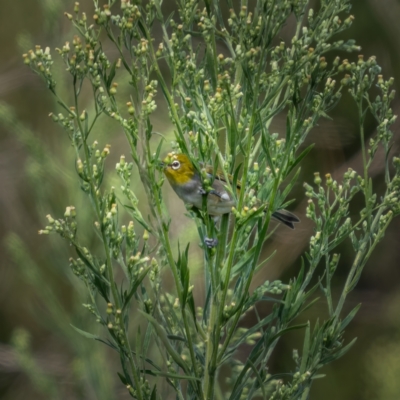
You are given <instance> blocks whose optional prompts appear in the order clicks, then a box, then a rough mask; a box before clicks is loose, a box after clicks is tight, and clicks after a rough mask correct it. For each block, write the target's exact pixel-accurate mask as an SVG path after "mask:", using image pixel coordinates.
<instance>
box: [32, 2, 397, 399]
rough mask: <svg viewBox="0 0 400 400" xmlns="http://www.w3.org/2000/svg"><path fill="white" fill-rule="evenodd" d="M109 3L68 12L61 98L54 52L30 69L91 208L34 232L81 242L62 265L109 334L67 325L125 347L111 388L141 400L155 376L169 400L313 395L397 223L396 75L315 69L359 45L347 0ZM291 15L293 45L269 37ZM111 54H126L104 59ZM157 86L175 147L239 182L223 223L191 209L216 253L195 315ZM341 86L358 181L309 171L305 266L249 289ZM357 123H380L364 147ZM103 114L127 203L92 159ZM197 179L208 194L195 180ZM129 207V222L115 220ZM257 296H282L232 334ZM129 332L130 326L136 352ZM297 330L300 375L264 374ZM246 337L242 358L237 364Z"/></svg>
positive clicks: (208, 252)
mask: <svg viewBox="0 0 400 400" xmlns="http://www.w3.org/2000/svg"><path fill="white" fill-rule="evenodd" d="M114 3H115V1H109V4H108V5H105V6H104V7H103V8H100V6H99V5H98V2H97V1H96V0H94V8H95V10H94V21H95V23H94V24H91V23H89V22H88V21H87V17H86V15H85V13H80V11H79V5H78V4H76V5H75V9H74V13H75V15H71V14H68V13H66V17H67V18H68V19H69V20H71V22H72V24H73V25H74V27H75V29H76V31H77V35H76V36H74V38H73V40H72V42H71V43H68V42H67V43H66V44H65V45H64V46H62V47H61V48H60V49H57V52H58V53H59V56H60V57H61V58H62V60H63V61H64V63H65V66H66V69H67V72H68V74H69V75H70V77H71V88H72V91H73V96H72V99H73V104H72V105H69V104H68V101H69V100H68V99H66V98H63V97H62V96H60V94H59V93H58V91H57V82H56V80H55V78H54V76H53V72H52V64H53V59H52V56H51V52H50V49H49V48H46V49H45V50H43V49H41V48H40V47H37V48H36V49H35V50H31V51H30V52H29V53H27V54H25V55H24V62H25V63H26V64H28V65H30V67H31V68H32V69H33V70H34V71H35V72H36V73H38V74H39V75H40V76H41V77H43V79H44V80H45V82H46V84H47V86H48V88H49V90H50V91H51V92H52V93H53V94H54V95H55V96H56V99H57V102H58V104H59V106H60V110H61V111H60V112H54V113H53V114H52V118H53V120H54V121H55V122H56V123H58V124H59V125H60V126H61V127H63V128H64V130H65V131H66V132H67V133H68V136H69V139H70V141H71V144H72V146H73V148H74V151H75V155H76V165H75V169H76V178H77V179H78V180H79V182H80V186H81V188H82V190H83V192H84V193H85V194H86V195H87V199H88V201H87V204H86V206H85V208H84V209H82V210H75V207H73V206H69V207H67V209H66V212H65V215H64V218H57V219H54V218H53V217H51V216H50V215H49V216H48V221H49V223H48V226H46V228H45V229H43V230H42V231H41V233H43V234H48V233H52V232H56V233H58V234H60V235H61V236H62V237H63V238H65V239H66V240H67V241H68V242H69V243H70V245H72V247H73V248H74V249H75V251H76V259H73V258H71V260H70V265H71V270H72V271H73V273H74V274H75V275H76V276H77V277H79V278H80V279H81V280H82V281H83V283H84V285H85V287H86V289H87V293H88V297H89V303H88V304H85V307H86V308H87V309H88V311H89V312H91V313H92V314H93V315H94V317H95V320H96V321H97V322H98V323H99V324H100V325H101V326H102V327H103V328H104V331H108V337H107V339H105V340H103V339H100V337H99V336H98V335H94V334H91V333H88V332H86V331H83V330H81V329H79V328H75V329H76V330H77V331H78V332H79V333H81V334H82V335H83V336H85V337H86V338H92V339H97V340H102V341H104V342H105V343H106V344H108V345H109V346H111V347H112V348H113V349H115V350H116V351H117V352H118V353H119V356H120V359H121V367H122V373H119V376H120V378H121V381H122V382H123V384H124V385H125V386H126V387H127V389H128V391H129V393H130V394H131V396H132V397H134V398H137V399H140V400H141V399H156V398H159V395H160V390H158V391H157V389H156V388H157V385H158V383H159V379H166V381H167V382H168V384H169V385H170V387H171V390H173V391H174V392H176V396H177V398H180V399H183V398H188V399H213V398H218V396H219V397H221V398H229V399H232V400H233V399H251V398H254V397H256V396H258V397H263V398H268V399H306V398H308V394H309V391H310V387H311V385H312V382H313V380H314V379H317V378H320V377H321V375H319V370H320V369H321V368H322V367H323V366H324V365H326V364H328V363H330V362H332V361H334V360H336V359H337V358H339V357H341V356H342V355H343V354H344V353H345V352H346V351H347V350H348V349H349V348H350V347H351V345H352V344H353V343H354V340H353V341H350V342H349V343H344V340H343V333H344V329H345V327H346V326H347V325H348V323H349V322H350V321H351V319H352V318H353V317H354V315H355V313H356V312H357V310H358V307H357V308H355V309H354V310H353V311H351V312H350V313H349V314H348V315H347V316H345V317H344V319H342V316H341V314H342V309H343V305H344V303H345V300H346V297H347V295H348V293H349V292H350V291H351V290H352V289H353V288H354V287H355V285H356V284H357V282H358V280H359V277H360V274H361V272H362V269H363V267H364V266H365V264H366V262H367V260H368V258H369V256H370V254H371V252H372V251H373V249H374V248H375V246H376V244H377V243H378V242H379V241H380V240H381V239H382V237H383V236H384V233H385V230H386V228H387V226H388V224H389V223H390V221H391V220H392V218H393V217H394V215H396V214H398V213H399V212H400V208H399V200H398V194H399V183H400V160H399V159H398V158H395V159H394V162H393V165H394V168H392V166H391V162H390V160H389V151H390V146H391V137H392V133H391V131H390V125H391V124H392V123H393V122H394V120H395V117H394V116H393V114H392V110H391V108H390V101H391V100H392V99H393V96H394V94H393V92H391V91H390V87H391V85H392V84H393V82H392V79H389V80H388V81H385V80H384V79H383V78H382V76H381V75H380V67H379V66H378V65H377V63H376V60H375V58H374V57H371V58H369V59H368V60H367V61H364V59H363V57H362V56H360V57H359V58H358V61H357V62H353V63H351V62H349V61H348V60H344V61H342V62H340V60H339V58H338V57H336V58H334V60H333V61H332V62H331V63H329V62H328V61H327V60H326V58H325V55H326V54H327V53H330V55H332V54H333V55H334V56H335V55H336V53H337V52H338V51H354V50H358V47H357V46H356V45H355V44H354V42H353V41H352V40H349V41H347V42H345V41H343V40H337V39H336V35H337V34H338V33H340V32H342V31H343V30H345V29H346V28H348V27H349V26H350V25H351V23H352V20H353V17H352V16H348V13H349V10H350V3H349V1H347V0H335V1H333V0H332V1H321V3H320V4H319V7H318V9H316V10H313V9H311V8H309V4H308V3H309V2H308V1H307V0H303V1H289V0H285V1H279V2H278V1H275V0H259V1H257V2H256V4H255V5H254V8H252V9H250V8H249V7H247V5H246V4H247V2H242V5H241V7H240V8H238V7H237V5H236V4H235V5H234V4H233V3H232V2H231V1H229V0H228V2H227V3H228V5H229V7H230V10H229V12H225V10H224V9H223V7H221V6H220V5H219V2H218V1H210V0H208V1H205V8H203V7H202V6H201V5H200V2H198V1H196V0H181V1H177V10H176V15H175V14H173V15H170V16H169V17H167V18H165V16H164V11H163V9H162V4H161V1H160V0H152V1H149V2H147V4H146V5H134V4H131V3H130V2H129V1H128V0H122V1H121V7H120V10H117V7H116V6H114ZM343 15H345V19H344V21H341V20H340V17H342V18H343ZM292 16H294V18H295V20H296V23H295V31H294V32H293V36H292V39H291V41H290V43H285V42H281V43H278V42H277V37H279V33H280V32H281V30H282V28H283V26H284V25H285V24H286V23H287V20H288V18H289V17H292ZM339 16H340V17H339ZM157 31H161V32H162V39H160V40H161V42H160V44H159V45H157V44H155V43H154V42H155V37H156V33H155V32H157ZM110 43H111V44H112V45H113V47H114V48H115V50H116V51H117V53H118V57H119V58H116V59H114V58H112V56H111V55H109V52H108V51H106V48H107V47H108V46H109V45H110ZM110 54H111V52H110ZM118 82H129V84H130V85H131V87H130V91H129V94H128V93H127V90H126V89H125V88H124V89H123V90H120V87H121V85H120V86H118ZM88 87H89V88H90V90H89V92H90V93H91V96H92V101H93V107H92V109H91V110H89V111H88V110H86V109H85V108H84V105H83V104H85V100H84V95H87V93H88V90H85V88H88ZM158 87H160V88H161V91H162V93H163V95H164V98H165V100H166V104H167V106H168V110H169V118H170V120H171V122H172V123H173V125H174V134H175V141H174V143H173V144H172V147H173V149H175V150H176V151H179V152H183V153H186V154H187V155H188V156H189V157H190V159H192V160H193V162H194V164H195V165H196V167H197V168H198V170H199V171H200V172H201V170H202V163H203V162H205V163H211V164H213V165H214V166H215V168H217V167H218V168H220V169H221V170H222V172H223V174H224V175H225V176H226V177H227V176H228V174H231V175H232V176H233V185H232V186H233V187H235V186H236V185H235V182H236V181H238V180H239V179H240V181H241V182H243V183H246V185H242V190H241V191H240V193H236V191H235V190H232V187H231V185H230V184H229V183H228V184H227V189H228V190H230V191H231V193H232V195H233V196H237V199H236V200H237V203H236V207H235V208H234V209H233V210H232V213H231V214H230V215H224V216H223V217H222V219H221V222H220V224H218V225H214V223H212V221H210V219H209V218H208V216H207V215H206V214H207V210H206V204H205V205H204V207H203V209H202V210H189V216H190V217H191V218H192V219H193V221H194V222H195V223H196V226H197V229H198V232H199V236H200V237H201V238H202V240H203V239H204V238H205V237H214V236H217V237H218V245H217V246H216V248H212V249H209V248H207V247H205V246H204V248H203V252H204V271H205V282H206V287H205V296H204V297H205V298H206V301H205V303H204V304H203V305H202V306H201V305H199V304H195V298H194V296H193V282H192V281H191V278H190V270H191V268H190V266H191V260H190V257H189V251H188V250H189V246H188V247H186V249H184V250H182V249H180V248H179V246H178V255H177V256H174V254H175V250H174V251H173V246H172V245H171V239H170V222H171V221H170V217H169V214H168V211H167V210H166V208H165V202H164V200H163V196H162V192H161V186H162V184H163V176H162V173H161V171H160V168H159V165H160V159H159V157H160V154H161V152H164V151H165V149H166V147H167V146H166V144H165V143H164V142H163V140H162V139H161V140H160V137H159V135H158V134H156V132H154V131H153V127H152V123H151V118H152V115H153V114H154V112H155V110H156V108H157V104H156V100H155V98H156V93H157V89H158ZM345 89H348V91H349V93H350V95H351V97H352V98H353V99H354V102H355V104H356V107H357V109H358V113H359V121H360V140H361V145H362V153H363V166H364V168H363V171H361V173H357V172H356V171H353V170H349V171H347V172H346V173H345V174H344V176H343V179H341V180H340V181H337V180H335V179H334V178H332V177H331V175H330V174H327V175H326V177H325V178H326V179H325V181H324V182H323V181H322V179H321V177H320V175H319V174H318V173H316V174H315V178H314V185H313V186H311V185H310V184H305V189H306V195H307V197H308V198H309V202H308V207H307V217H308V218H310V219H311V220H312V221H313V222H314V223H315V234H314V235H313V236H312V237H311V238H310V246H309V249H308V251H307V252H306V253H305V254H304V257H303V259H302V265H301V269H300V272H299V273H298V275H297V276H295V277H293V278H292V279H291V280H290V282H288V283H282V282H280V281H275V282H262V283H261V284H260V285H259V286H258V288H256V289H255V290H254V291H253V292H252V293H250V285H251V284H252V282H253V277H254V274H255V272H256V271H257V270H258V269H259V267H260V262H264V264H265V263H267V262H268V260H260V255H261V251H262V248H263V245H264V243H265V241H266V240H267V238H268V237H269V236H270V233H269V223H270V220H271V216H272V214H273V213H274V212H275V211H277V210H279V209H281V208H283V207H284V206H287V205H288V202H290V200H289V201H288V200H287V198H288V196H289V195H290V193H291V190H292V188H293V186H294V184H295V183H296V181H297V180H298V177H299V164H300V163H301V161H302V160H303V158H304V157H306V156H307V154H308V152H309V151H310V149H311V147H308V148H306V149H304V148H303V147H302V145H303V143H304V141H305V139H306V137H307V135H308V134H309V132H310V131H311V129H312V128H313V127H315V126H316V125H317V124H318V121H319V120H320V118H326V117H328V116H329V112H330V110H331V109H332V108H333V107H334V106H335V105H336V104H337V102H338V101H339V100H340V98H341V95H342V93H343V92H344V90H345ZM377 91H378V92H379V94H378V95H376V94H375V93H376V92H377ZM124 103H125V104H126V106H124ZM282 115H284V116H285V118H286V131H285V132H280V133H274V132H272V131H271V129H270V127H271V123H272V121H273V119H274V118H276V117H278V116H282ZM367 115H369V116H372V117H373V118H374V119H375V121H376V124H377V126H378V135H377V136H376V137H374V138H372V139H371V140H370V142H369V143H368V145H367V144H366V143H365V138H364V123H365V118H366V116H367ZM103 117H109V118H112V119H114V120H115V121H117V122H118V123H119V124H120V127H121V129H122V131H123V132H124V134H125V138H126V141H127V146H129V151H130V154H131V159H132V161H129V162H128V161H127V160H126V159H125V157H124V156H121V158H120V161H119V163H117V165H116V170H117V173H118V175H119V177H120V179H121V192H119V191H118V190H116V189H115V188H114V187H109V185H108V184H107V183H105V181H104V177H105V175H107V174H108V173H109V171H107V169H106V164H107V162H106V160H107V157H108V155H109V153H110V148H109V146H107V145H106V146H105V147H104V148H103V150H101V148H100V149H99V148H98V143H97V140H96V139H97V137H96V130H97V126H98V125H99V124H100V123H101V118H103ZM155 142H156V143H155ZM378 148H382V149H383V151H384V153H385V159H386V170H385V184H386V191H385V193H384V195H383V196H382V197H381V198H378V196H377V194H376V193H374V191H373V187H372V181H371V179H370V177H369V172H368V171H369V168H370V166H371V163H372V160H373V158H374V156H375V155H376V152H377V150H378ZM133 171H134V173H135V174H138V175H139V176H140V179H141V182H142V184H143V187H144V189H145V193H146V196H147V201H148V204H149V205H150V215H149V216H144V215H143V208H142V206H141V204H139V201H138V196H137V191H136V193H135V189H133V188H132V187H131V175H132V172H133ZM203 175H204V174H203ZM203 175H202V176H203ZM204 178H206V177H205V176H204ZM227 181H228V179H227ZM203 183H204V187H205V188H207V187H209V186H210V182H207V181H206V179H204V182H203ZM284 183H285V184H284ZM357 193H358V195H360V194H361V195H362V196H363V197H364V199H365V207H364V208H363V210H361V212H360V214H359V217H358V219H357V220H352V219H351V218H350V217H349V206H350V205H351V204H352V201H353V199H354V196H355V195H356V194H357ZM90 208H92V211H93V222H94V229H95V232H96V234H97V237H98V239H99V241H100V242H101V245H102V250H101V252H98V251H95V250H94V249H91V248H90V243H87V242H86V241H85V236H84V235H80V234H79V223H78V222H77V217H76V213H77V212H82V213H89V212H90ZM122 209H123V210H125V211H126V212H127V213H128V214H129V215H130V217H131V218H132V220H131V221H129V222H128V223H126V224H124V222H123V221H122V219H123V215H124V214H123V212H122ZM231 225H232V226H233V229H232V230H230V226H231ZM143 228H144V232H143ZM142 232H143V233H142ZM230 232H232V233H230ZM347 238H350V240H351V242H352V245H353V249H354V261H353V264H352V265H351V267H350V268H349V273H348V276H347V279H346V282H345V284H344V287H343V291H342V293H341V296H340V298H339V300H338V301H337V302H335V301H334V299H333V298H332V293H331V282H332V279H333V277H334V274H335V272H336V268H337V266H338V263H339V260H340V255H339V254H337V253H335V251H337V247H338V246H339V244H340V243H342V242H343V241H344V240H345V239H347ZM167 271H171V272H172V276H173V280H174V284H175V293H174V294H170V293H166V291H165V288H164V287H163V286H162V285H161V282H162V277H163V276H165V274H166V273H167ZM121 275H122V276H123V279H121ZM315 278H318V279H317V283H315ZM317 290H319V291H321V293H322V296H323V298H324V299H325V301H326V304H327V307H328V312H329V315H328V317H327V318H326V319H325V320H321V321H317V322H316V323H315V324H314V326H313V327H312V326H311V324H310V323H309V322H308V323H305V324H299V323H298V322H297V323H296V319H297V318H298V317H299V315H300V314H302V313H303V312H304V311H305V310H306V309H307V308H309V307H311V306H312V305H313V303H314V302H315V301H316V299H315V296H314V295H315V293H316V291H317ZM266 294H271V295H273V297H268V296H266ZM264 300H272V301H274V303H275V304H274V306H273V308H272V310H271V312H270V314H269V315H268V316H266V317H264V318H262V319H260V318H259V320H258V322H257V323H256V324H255V325H254V326H253V327H251V328H249V329H243V328H240V327H239V323H240V320H241V318H243V316H245V315H246V313H248V312H250V311H252V310H254V309H255V310H256V309H257V306H258V304H259V303H260V302H261V301H264ZM196 307H197V308H196ZM137 310H139V311H140V314H141V315H142V316H143V317H144V320H145V322H146V323H147V325H145V326H146V327H145V330H144V335H143V334H142V331H141V329H142V328H140V326H139V325H138V324H135V325H134V327H133V328H132V327H131V326H130V323H129V322H130V317H131V316H132V314H133V313H135V314H137V312H136V311H137ZM257 315H258V314H257ZM135 322H137V319H136V320H135ZM130 329H134V330H135V332H136V340H134V341H132V340H130V336H129V331H130ZM291 331H294V332H298V331H299V332H302V331H303V332H304V336H305V337H304V344H303V349H302V353H301V354H299V353H298V351H297V350H294V351H293V359H294V370H293V371H283V372H282V373H274V374H271V373H270V371H269V369H268V364H269V361H270V358H271V355H272V354H273V352H274V349H275V348H276V346H277V344H278V342H279V340H280V338H281V337H282V336H283V335H285V334H287V333H288V332H291ZM150 344H154V345H155V346H157V347H158V349H159V351H160V354H161V358H160V359H159V360H152V359H150V358H149V348H150ZM243 344H247V345H250V346H251V351H250V353H249V355H248V357H247V359H246V360H245V361H240V360H239V358H238V351H239V349H240V348H241V346H242V345H243ZM222 366H228V367H229V368H230V371H231V384H230V386H229V388H226V389H224V390H226V393H222V389H221V388H220V385H219V382H218V372H219V371H220V369H221V367H222ZM154 377H158V378H157V379H154ZM182 381H186V382H187V384H185V385H182ZM163 395H164V393H163Z"/></svg>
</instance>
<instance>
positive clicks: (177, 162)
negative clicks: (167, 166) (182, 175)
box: [171, 161, 181, 171]
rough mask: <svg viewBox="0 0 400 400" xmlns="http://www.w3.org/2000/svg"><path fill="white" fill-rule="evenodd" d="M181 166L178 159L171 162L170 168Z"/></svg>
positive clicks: (175, 168)
mask: <svg viewBox="0 0 400 400" xmlns="http://www.w3.org/2000/svg"><path fill="white" fill-rule="evenodd" d="M180 166H181V163H180V162H179V161H174V162H173V163H172V164H171V167H172V169H174V170H175V171H176V170H177V169H178V168H179V167H180Z"/></svg>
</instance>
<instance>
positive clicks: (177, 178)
mask: <svg viewBox="0 0 400 400" xmlns="http://www.w3.org/2000/svg"><path fill="white" fill-rule="evenodd" d="M162 167H163V170H164V174H165V176H166V177H167V179H168V181H169V183H170V184H171V185H173V186H179V185H184V184H186V183H188V182H189V181H191V180H192V179H193V177H194V175H195V174H196V169H195V168H194V165H193V163H192V162H191V161H190V159H189V157H188V156H187V155H186V154H182V153H180V154H175V153H169V154H168V155H167V157H165V159H164V160H163V162H162Z"/></svg>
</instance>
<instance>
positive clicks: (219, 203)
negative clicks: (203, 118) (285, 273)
mask: <svg viewBox="0 0 400 400" xmlns="http://www.w3.org/2000/svg"><path fill="white" fill-rule="evenodd" d="M162 166H163V169H164V174H165V176H166V177H167V179H168V181H169V183H170V184H171V186H172V188H173V189H174V191H175V193H176V194H177V195H178V196H179V197H180V198H181V199H182V200H183V202H184V203H188V204H192V205H193V206H195V207H196V208H198V209H200V210H201V209H202V207H203V196H204V195H207V212H208V213H209V214H210V215H212V216H219V215H222V214H227V213H230V212H231V211H232V207H235V206H236V201H235V199H234V197H233V196H232V195H231V194H230V193H229V192H228V191H227V190H226V188H225V185H226V179H225V176H224V175H223V174H222V173H221V172H218V171H217V173H216V176H215V179H214V181H213V183H212V185H211V187H212V190H211V191H209V192H208V193H207V192H206V191H205V190H204V189H203V187H202V183H201V177H200V174H199V172H198V171H197V170H196V168H195V167H194V165H193V163H192V162H191V161H190V159H189V157H188V156H187V155H185V154H169V155H168V156H167V157H166V158H165V159H164V161H163V163H162ZM205 169H206V171H207V172H208V174H209V177H210V180H211V179H212V176H213V168H212V167H211V166H206V167H205ZM228 178H231V176H228ZM236 187H237V190H238V191H239V190H240V187H241V184H240V182H239V181H238V182H236ZM272 216H273V217H274V218H275V219H277V220H278V221H280V222H282V223H283V224H285V225H286V226H288V227H289V228H291V229H294V225H293V224H294V223H296V222H300V220H299V219H298V218H297V217H296V216H295V215H294V214H292V213H290V212H289V211H286V210H279V211H275V212H274V213H273V214H272Z"/></svg>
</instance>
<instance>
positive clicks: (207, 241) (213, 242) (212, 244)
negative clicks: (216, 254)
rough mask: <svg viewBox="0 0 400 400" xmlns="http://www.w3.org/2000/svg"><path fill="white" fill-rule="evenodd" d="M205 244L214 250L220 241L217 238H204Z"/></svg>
mask: <svg viewBox="0 0 400 400" xmlns="http://www.w3.org/2000/svg"><path fill="white" fill-rule="evenodd" d="M204 244H205V245H206V246H207V247H208V248H209V249H212V248H214V247H216V246H217V245H218V239H217V238H208V237H206V238H204Z"/></svg>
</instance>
